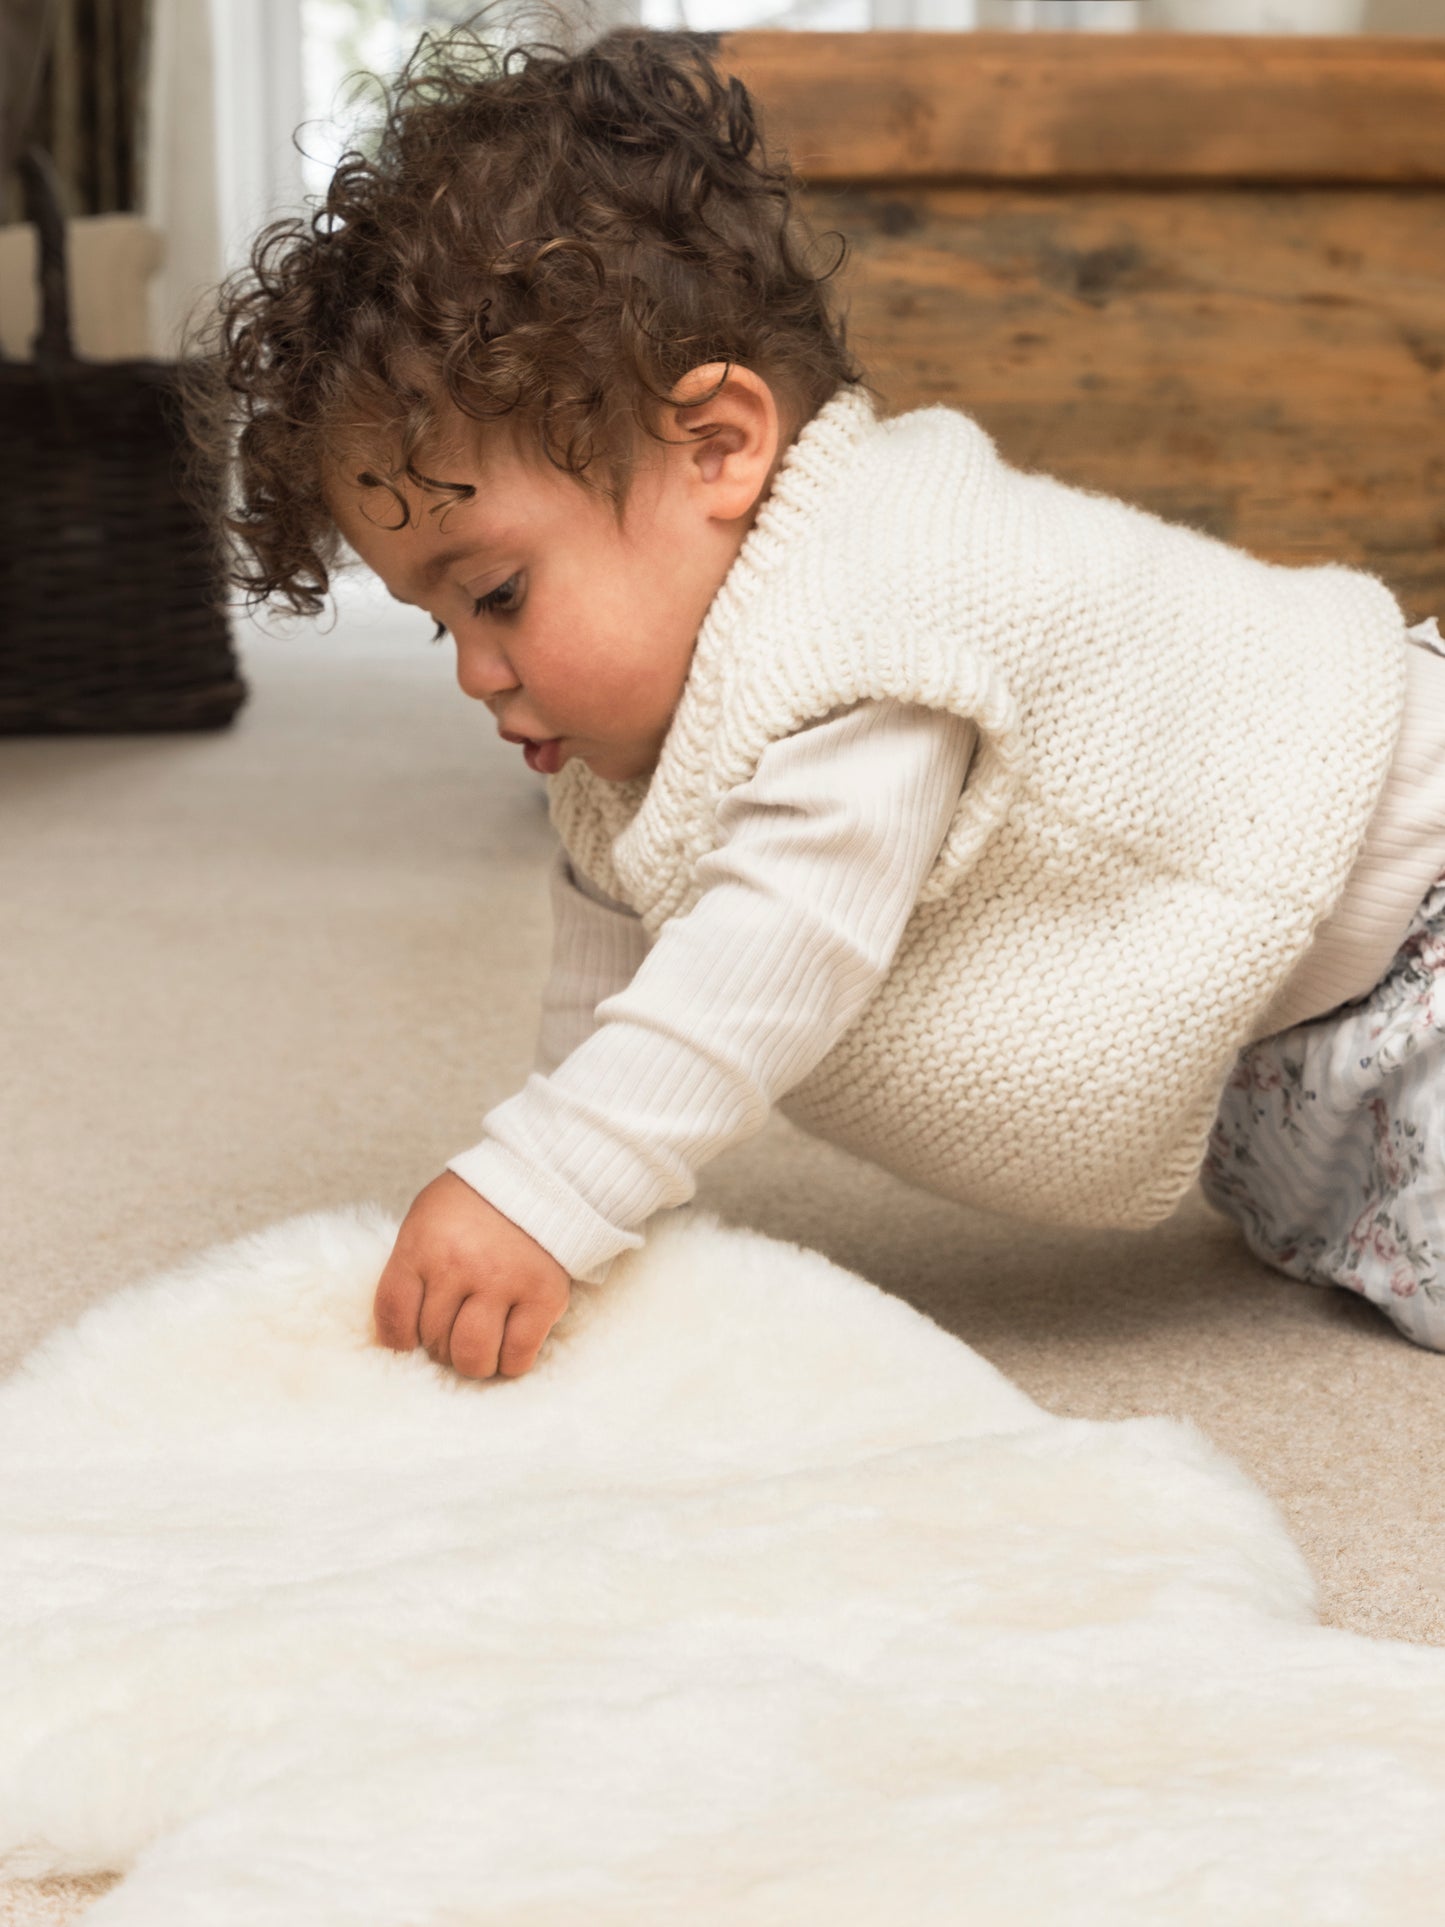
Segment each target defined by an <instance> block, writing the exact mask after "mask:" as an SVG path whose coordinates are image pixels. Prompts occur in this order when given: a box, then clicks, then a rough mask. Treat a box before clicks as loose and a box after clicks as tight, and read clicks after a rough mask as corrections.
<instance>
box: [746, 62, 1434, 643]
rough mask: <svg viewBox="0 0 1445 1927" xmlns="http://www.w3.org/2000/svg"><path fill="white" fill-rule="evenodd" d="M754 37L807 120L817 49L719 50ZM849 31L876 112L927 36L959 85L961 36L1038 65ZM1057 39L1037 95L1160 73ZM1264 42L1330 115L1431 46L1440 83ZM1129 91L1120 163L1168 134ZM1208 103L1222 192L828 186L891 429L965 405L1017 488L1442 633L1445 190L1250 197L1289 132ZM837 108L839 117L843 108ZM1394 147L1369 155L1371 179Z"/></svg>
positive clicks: (858, 342) (1264, 191) (828, 216)
mask: <svg viewBox="0 0 1445 1927" xmlns="http://www.w3.org/2000/svg"><path fill="white" fill-rule="evenodd" d="M744 38H746V41H747V43H748V46H749V48H750V50H751V51H750V62H751V66H750V72H751V75H752V78H753V81H754V83H755V84H756V86H757V87H758V90H759V94H760V98H761V100H762V103H763V106H764V109H765V110H770V109H771V108H772V106H773V105H774V102H775V100H780V101H784V102H786V101H789V100H791V98H792V95H791V93H790V92H789V90H790V89H795V88H796V87H797V85H798V61H799V58H800V54H799V51H798V46H797V43H798V42H800V41H803V40H804V39H807V40H812V39H814V38H818V36H803V35H782V34H779V35H773V36H765V35H749V36H746V37H743V36H739V37H738V41H737V42H730V43H729V45H730V46H732V45H736V44H740V43H741V41H742V40H743V39H744ZM837 38H838V39H839V40H840V41H841V40H843V39H845V38H847V36H838V37H837ZM856 38H857V41H859V42H866V43H867V47H868V48H872V49H873V57H872V63H871V64H872V71H873V81H872V85H873V87H874V89H875V92H876V95H877V99H878V100H879V101H882V102H886V101H888V100H892V99H894V98H896V96H897V92H898V89H899V87H900V86H901V85H902V84H903V80H904V79H905V78H906V77H907V76H909V75H912V74H913V73H914V72H915V70H916V64H917V57H916V55H915V53H914V51H913V46H914V45H915V44H917V43H921V42H931V43H932V45H933V58H934V59H935V60H936V61H937V62H938V63H939V68H940V71H941V72H944V73H951V72H955V71H957V70H958V68H959V67H960V65H964V66H966V65H967V64H968V61H969V59H971V58H972V55H971V54H970V52H969V49H968V48H967V47H962V46H958V45H955V46H954V49H953V52H952V53H949V52H948V50H947V49H946V48H945V47H944V46H943V45H942V43H944V42H949V43H972V42H974V41H984V40H992V41H994V42H995V43H997V42H998V41H1002V40H1007V41H1008V42H1009V45H1010V48H1011V49H1013V50H1017V51H1018V57H1019V58H1021V59H1022V60H1023V61H1024V62H1025V64H1027V62H1028V60H1029V58H1030V55H1029V50H1028V46H1027V45H1026V44H1024V43H1026V42H1028V41H1031V40H1034V39H1043V38H1046V36H1003V35H999V36H983V35H978V36H975V35H967V34H960V35H952V36H945V35H936V36H932V35H916V36H907V35H887V34H881V35H880V34H873V35H859V36H857V37H856ZM1058 38H1059V40H1060V41H1067V42H1068V43H1069V44H1068V46H1067V47H1062V46H1059V45H1058V44H1057V42H1056V51H1055V52H1054V53H1053V54H1051V55H1050V58H1049V60H1048V61H1044V62H1041V63H1040V64H1039V65H1038V66H1037V67H1035V68H1034V69H1033V70H1032V71H1033V72H1034V73H1035V76H1036V77H1037V76H1039V75H1043V74H1052V75H1054V76H1056V77H1057V75H1059V74H1061V73H1062V74H1065V76H1066V77H1067V74H1068V72H1069V71H1070V63H1073V68H1074V69H1075V70H1077V71H1084V70H1087V71H1088V72H1089V73H1090V74H1091V75H1093V76H1094V79H1095V81H1096V82H1097V81H1098V80H1099V77H1100V76H1101V75H1102V74H1103V72H1104V71H1105V70H1106V69H1110V68H1112V70H1113V71H1114V73H1115V75H1116V78H1121V79H1122V80H1128V81H1130V82H1131V83H1132V82H1133V81H1136V80H1137V79H1138V77H1139V75H1140V73H1141V71H1142V68H1141V57H1140V53H1139V48H1138V43H1137V42H1136V41H1135V40H1134V39H1133V38H1132V37H1129V36H1122V35H1112V34H1110V35H1097V36H1078V39H1079V40H1081V41H1082V40H1089V41H1090V42H1091V45H1090V46H1089V48H1088V49H1087V50H1085V49H1084V48H1082V47H1079V46H1075V45H1074V44H1073V39H1072V37H1070V36H1060V37H1058ZM905 41H907V42H909V43H911V44H910V45H909V46H908V47H904V46H903V44H902V43H904V42H905ZM764 42H769V43H770V47H765V46H764V44H763V43H764ZM785 42H786V45H785V44H784V43H785ZM875 43H876V44H875ZM1176 44H1177V45H1184V44H1186V43H1183V42H1180V43H1176ZM1246 44H1247V45H1248V46H1249V47H1251V48H1254V49H1258V50H1259V56H1260V60H1261V65H1262V68H1263V70H1264V71H1265V72H1266V73H1267V74H1268V73H1276V74H1277V73H1278V72H1279V71H1281V70H1282V69H1281V65H1280V63H1281V62H1284V63H1285V66H1286V67H1287V68H1288V71H1289V72H1290V74H1291V75H1292V76H1293V77H1294V78H1293V79H1292V80H1291V83H1290V84H1291V85H1292V86H1293V85H1296V84H1302V82H1301V76H1308V74H1309V73H1311V72H1314V73H1315V74H1316V75H1317V77H1318V79H1319V83H1320V87H1321V90H1322V92H1323V93H1324V94H1327V95H1329V97H1331V98H1333V99H1334V100H1335V101H1336V103H1338V102H1339V101H1340V100H1341V99H1343V98H1345V93H1344V92H1343V91H1342V87H1343V81H1342V76H1344V75H1348V74H1354V76H1355V79H1356V80H1358V79H1359V78H1360V76H1361V75H1363V76H1365V77H1366V78H1367V79H1370V81H1371V84H1374V82H1373V78H1372V77H1377V76H1378V75H1379V74H1380V73H1381V72H1385V73H1386V74H1394V75H1395V76H1396V77H1397V78H1399V77H1400V75H1401V73H1402V71H1403V70H1404V69H1408V68H1409V66H1410V60H1411V57H1413V56H1414V55H1415V53H1416V51H1417V50H1418V49H1419V48H1420V47H1421V45H1422V44H1428V45H1429V48H1430V57H1429V59H1428V60H1427V62H1426V72H1427V75H1428V77H1429V85H1430V86H1432V87H1438V86H1440V85H1441V84H1442V79H1445V43H1419V42H1393V43H1390V46H1389V50H1388V53H1387V51H1386V49H1385V43H1381V42H1365V43H1358V42H1351V41H1348V40H1335V41H1323V40H1321V41H1303V42H1302V41H1290V42H1287V43H1285V42H1280V41H1252V42H1249V43H1246ZM1187 45H1188V47H1190V48H1191V49H1193V48H1197V49H1199V50H1201V52H1205V50H1207V53H1206V65H1207V67H1208V72H1209V74H1210V75H1211V76H1212V77H1213V80H1214V81H1215V82H1218V81H1219V79H1220V77H1221V76H1223V75H1225V74H1228V73H1232V72H1233V71H1234V66H1233V64H1232V62H1231V59H1230V58H1229V57H1228V53H1229V50H1232V49H1235V48H1237V47H1238V45H1239V43H1234V42H1230V43H1223V50H1221V46H1222V43H1219V42H1213V41H1205V40H1199V41H1190V42H1188V43H1187ZM1402 49H1403V53H1402V51H1401V50H1402ZM1357 50H1359V51H1357ZM865 51H866V48H863V47H860V48H858V49H857V52H856V54H855V53H853V52H851V51H850V54H849V58H850V59H854V58H861V57H862V55H863V53H864V52H865ZM1146 51H1147V50H1146ZM1286 55H1288V60H1287V61H1286ZM1211 60H1212V65H1210V64H1209V62H1210V61H1211ZM772 62H775V63H776V74H775V73H774V69H773V66H772V65H770V63H772ZM829 71H831V70H830V69H829V67H828V63H827V61H826V60H825V61H824V62H823V64H822V69H821V72H822V74H823V75H826V74H827V72H829ZM857 84H858V85H859V86H860V87H861V86H862V85H863V78H862V75H861V73H860V75H859V76H858V81H857ZM1352 84H1353V83H1352ZM1413 84H1414V83H1413V82H1411V85H1413ZM818 85H819V86H820V87H824V86H826V85H828V83H827V81H826V80H825V79H824V78H820V79H819V80H818ZM1201 85H1202V82H1201ZM1039 86H1040V87H1042V81H1040V82H1039ZM1331 89H1333V93H1330V90H1331ZM1064 91H1065V92H1066V93H1067V91H1068V89H1067V88H1065V90H1064ZM1116 93H1117V98H1118V99H1119V101H1120V102H1121V105H1120V107H1119V113H1120V115H1121V118H1122V121H1123V122H1124V123H1126V124H1124V125H1123V126H1122V127H1121V130H1120V135H1119V138H1120V141H1121V142H1124V143H1127V141H1128V140H1129V139H1130V138H1132V137H1133V136H1132V132H1131V126H1130V124H1128V123H1129V122H1130V116H1132V124H1133V125H1134V126H1138V125H1143V124H1145V123H1149V124H1151V125H1152V116H1153V114H1154V105H1153V104H1152V103H1148V104H1144V103H1140V102H1139V101H1138V100H1137V98H1136V96H1135V95H1134V94H1133V93H1132V92H1131V89H1130V87H1121V89H1116ZM1210 98H1211V99H1212V100H1213V102H1214V107H1213V111H1214V115H1215V118H1216V120H1217V121H1219V122H1220V124H1221V127H1222V128H1223V129H1224V130H1225V132H1227V135H1228V139H1229V140H1230V141H1232V142H1233V144H1234V145H1233V152H1234V154H1235V160H1236V164H1237V167H1238V171H1239V174H1240V176H1241V178H1240V179H1238V180H1235V181H1232V182H1229V181H1223V180H1200V181H1196V182H1181V181H1180V180H1179V179H1178V170H1177V169H1176V168H1171V169H1170V170H1169V171H1168V175H1167V178H1165V179H1161V180H1159V181H1153V182H1151V181H1149V180H1147V179H1134V180H1131V181H1127V182H1119V183H1117V184H1108V183H1102V182H1099V181H1092V182H1087V183H1086V182H1080V181H1070V180H1068V179H1054V180H1041V181H1038V182H1035V183H1028V182H1022V183H1021V182H1017V181H1011V180H1003V179H998V180H992V181H989V180H976V181H969V182H955V183H953V184H944V183H939V182H925V183H922V184H920V182H919V180H918V179H917V178H916V177H915V176H914V175H913V174H910V173H909V172H908V170H907V167H905V168H904V169H903V171H902V173H901V174H900V176H899V177H898V178H896V179H891V180H883V181H877V180H873V181H869V180H860V181H857V182H831V181H829V182H824V183H822V184H815V185H814V187H813V189H812V191H811V193H810V195H809V197H808V205H809V210H810V212H811V214H812V216H813V219H814V221H815V222H816V224H817V225H818V226H819V227H820V228H822V229H824V230H834V231H837V232H841V233H842V234H843V235H844V236H845V237H846V238H847V240H848V242H849V247H850V259H849V262H848V264H847V266H846V267H845V269H844V271H843V275H842V277H841V283H842V289H843V292H844V294H845V298H846V300H847V303H848V307H849V318H850V332H851V336H852V339H853V342H854V345H855V347H856V348H857V350H858V352H859V355H860V358H861V359H862V361H863V363H864V365H865V367H866V369H867V370H868V372H869V374H870V376H871V377H872V378H873V380H874V383H875V385H876V386H877V388H878V389H879V390H880V392H881V393H882V395H883V397H884V399H885V401H886V403H887V404H888V405H889V406H890V407H891V408H893V409H904V408H912V407H917V406H920V405H923V404H926V403H928V402H946V403H948V404H950V405H952V406H956V407H960V408H963V409H965V410H966V411H967V412H968V413H969V414H971V415H972V416H974V417H975V419H977V420H978V421H980V422H981V423H982V424H983V425H984V426H985V427H986V428H987V429H988V430H989V431H990V432H991V433H992V434H993V435H994V436H995V437H996V439H997V441H998V443H999V446H1000V448H1001V449H1002V451H1003V453H1004V454H1005V455H1006V456H1007V457H1008V459H1009V460H1010V461H1013V462H1015V463H1018V464H1019V465H1021V466H1023V467H1026V468H1036V469H1042V470H1045V471H1047V472H1048V473H1051V474H1055V475H1059V476H1061V477H1063V478H1064V479H1065V480H1068V481H1072V482H1076V483H1078V484H1080V485H1082V486H1084V487H1089V488H1098V489H1103V490H1106V491H1107V492H1108V493H1110V494H1113V495H1119V496H1122V497H1124V498H1125V499H1126V500H1129V501H1134V502H1139V503H1141V504H1142V505H1143V506H1145V507H1146V508H1151V509H1154V510H1155V511H1156V512H1157V513H1159V514H1161V515H1165V516H1168V517H1169V518H1170V519H1171V520H1175V521H1181V522H1187V523H1189V524H1190V525H1192V526H1194V527H1197V528H1202V529H1205V530H1207V531H1209V532H1211V533H1213V534H1217V535H1220V536H1222V537H1224V538H1225V539H1227V540H1229V541H1232V542H1237V543H1239V544H1241V545H1242V546H1243V547H1245V548H1248V549H1251V550H1253V551H1254V552H1255V553H1256V554H1260V555H1264V556H1268V557H1270V558H1271V559H1273V560H1277V561H1283V562H1292V563H1305V562H1321V561H1341V562H1349V563H1354V564H1357V565H1359V566H1362V567H1365V568H1369V569H1371V570H1373V571H1374V572H1375V573H1376V574H1378V575H1380V576H1381V577H1382V578H1383V579H1384V580H1385V581H1386V582H1388V583H1389V585H1390V586H1391V587H1392V588H1393V589H1394V590H1395V592H1396V593H1397V594H1398V595H1399V596H1400V598H1401V600H1402V602H1403V603H1404V604H1405V606H1406V608H1407V610H1408V611H1409V612H1410V616H1411V619H1412V620H1415V619H1418V618H1419V617H1422V616H1425V615H1429V614H1432V613H1439V614H1440V615H1442V617H1445V188H1442V186H1437V185H1431V184H1428V183H1427V184H1421V183H1419V182H1415V183H1408V184H1407V183H1397V184H1395V185H1389V184H1385V183H1382V182H1381V181H1380V180H1378V179H1377V178H1376V177H1375V176H1374V175H1369V176H1368V177H1367V179H1366V180H1365V181H1364V182H1363V183H1359V184H1349V185H1339V184H1335V185H1321V184H1319V183H1316V184H1314V185H1309V186H1293V187H1290V186H1283V187H1281V186H1279V185H1261V184H1259V183H1258V182H1257V181H1255V182H1249V181H1246V180H1245V179H1243V178H1242V177H1243V176H1244V175H1245V174H1247V173H1248V171H1249V168H1250V165H1251V164H1252V163H1251V156H1256V157H1257V156H1259V155H1263V156H1264V157H1265V158H1266V159H1268V158H1269V156H1270V155H1272V153H1273V148H1272V145H1271V143H1272V139H1273V135H1272V132H1271V130H1270V129H1269V128H1268V127H1266V126H1262V125H1261V123H1260V120H1259V118H1258V115H1257V113H1256V111H1255V107H1254V105H1253V104H1252V103H1253V102H1254V100H1255V99H1256V96H1250V100H1249V102H1247V103H1246V106H1247V108H1248V111H1245V107H1240V106H1238V105H1236V106H1231V105H1230V104H1229V102H1228V101H1227V100H1226V99H1224V98H1223V97H1222V95H1221V94H1220V93H1219V92H1218V91H1217V90H1216V92H1215V93H1214V94H1213V95H1211V96H1210ZM1392 98H1393V97H1392ZM827 102H828V105H829V107H830V109H832V108H835V107H836V108H838V109H839V111H841V109H842V102H841V101H840V100H839V99H838V98H837V97H835V96H833V95H831V94H830V95H829V96H828V97H827ZM1031 102H1032V104H1031V105H1029V106H1028V114H1029V115H1031V116H1033V119H1032V120H1031V121H1030V122H1029V124H1030V125H1033V124H1036V123H1037V122H1038V121H1039V119H1040V116H1042V117H1043V118H1044V119H1047V117H1048V116H1047V112H1046V107H1047V102H1046V98H1045V95H1044V93H1043V92H1039V93H1038V94H1037V95H1036V96H1035V97H1031ZM1131 102H1133V103H1134V104H1132V105H1131V104H1130V103H1131ZM1066 104H1067V103H1066ZM882 111H883V110H882V108H876V110H875V113H874V119H875V120H877V119H878V118H879V117H880V116H881V114H882ZM1064 112H1065V107H1064V106H1063V105H1061V106H1059V108H1058V113H1057V115H1056V116H1055V118H1056V119H1057V120H1058V121H1059V123H1060V124H1062V117H1063V116H1064ZM1366 121H1368V124H1369V126H1371V127H1376V126H1378V125H1380V124H1382V121H1381V113H1380V112H1379V111H1377V107H1375V106H1372V107H1371V110H1370V113H1369V115H1368V116H1366V117H1364V119H1342V120H1341V122H1340V124H1339V127H1338V130H1337V135H1336V138H1337V141H1338V145H1339V152H1340V154H1341V155H1342V156H1345V157H1347V158H1350V159H1351V164H1354V162H1355V161H1357V160H1359V159H1360V155H1361V153H1362V151H1363V150H1362V149H1361V146H1360V142H1361V139H1362V133H1361V130H1362V127H1364V126H1365V123H1366ZM1441 125H1442V127H1445V116H1442V117H1441ZM1224 137H1225V136H1224V133H1221V136H1220V138H1221V139H1223V138H1224ZM1009 138H1010V139H1012V138H1013V136H1012V135H1009ZM1150 138H1151V139H1152V138H1153V136H1152V135H1151V136H1150ZM869 151H871V150H869ZM1060 151H1062V150H1060V149H1059V148H1058V147H1057V146H1056V148H1055V152H1056V154H1057V153H1058V152H1060ZM1382 152H1383V150H1381V149H1376V148H1370V149H1369V150H1368V152H1366V153H1365V156H1364V157H1365V160H1366V161H1368V163H1369V165H1370V166H1372V167H1374V166H1378V165H1379V163H1380V158H1381V154H1382ZM1325 158H1328V157H1325ZM1316 159H1317V162H1319V163H1320V166H1321V171H1324V169H1323V162H1322V161H1321V158H1320V156H1319V155H1317V157H1316ZM1272 164H1273V163H1272V161H1271V162H1270V165H1272ZM1344 164H1345V163H1344V160H1339V161H1337V162H1335V163H1333V164H1332V170H1331V171H1336V170H1341V169H1343V168H1344ZM870 165H871V163H870ZM1040 165H1042V163H1041V164H1040ZM1266 171H1267V170H1266ZM1442 178H1445V177H1442Z"/></svg>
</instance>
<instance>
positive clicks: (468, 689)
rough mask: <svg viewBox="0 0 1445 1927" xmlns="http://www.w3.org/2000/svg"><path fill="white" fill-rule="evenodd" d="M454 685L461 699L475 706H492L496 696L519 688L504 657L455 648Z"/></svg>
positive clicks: (488, 652) (490, 652) (483, 650)
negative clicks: (465, 699)
mask: <svg viewBox="0 0 1445 1927" xmlns="http://www.w3.org/2000/svg"><path fill="white" fill-rule="evenodd" d="M457 683H458V685H459V687H460V688H461V691H462V694H463V695H464V696H470V697H471V698H472V700H473V701H474V702H479V703H491V702H494V701H495V700H496V698H497V697H498V696H505V695H509V694H511V693H513V692H514V691H516V690H517V689H519V688H520V687H521V685H520V684H519V683H518V681H517V678H516V676H515V675H514V674H513V671H512V666H511V664H510V663H508V662H507V661H506V660H505V659H504V658H503V657H501V656H498V655H497V654H495V653H494V652H492V651H489V650H485V649H468V648H465V647H463V646H462V645H461V644H458V646H457Z"/></svg>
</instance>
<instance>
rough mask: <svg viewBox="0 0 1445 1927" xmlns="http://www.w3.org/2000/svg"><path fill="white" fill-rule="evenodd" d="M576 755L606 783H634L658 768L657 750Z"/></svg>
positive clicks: (578, 753) (580, 752) (600, 750)
mask: <svg viewBox="0 0 1445 1927" xmlns="http://www.w3.org/2000/svg"><path fill="white" fill-rule="evenodd" d="M576 754H577V757H578V760H579V761H580V762H583V763H585V764H586V765H587V767H588V769H590V770H591V772H592V774H593V775H594V776H600V777H601V779H602V781H603V782H604V783H633V782H636V781H637V779H638V778H639V777H643V776H651V775H652V773H653V771H654V770H655V769H656V768H657V751H656V750H655V749H647V750H642V749H632V750H629V749H583V750H578V751H577V752H576Z"/></svg>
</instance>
